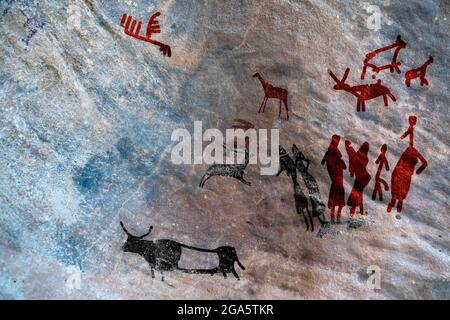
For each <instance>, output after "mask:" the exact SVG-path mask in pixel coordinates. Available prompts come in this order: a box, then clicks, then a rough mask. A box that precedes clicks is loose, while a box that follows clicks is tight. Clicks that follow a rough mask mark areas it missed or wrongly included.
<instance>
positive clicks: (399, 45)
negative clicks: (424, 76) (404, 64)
mask: <svg viewBox="0 0 450 320" xmlns="http://www.w3.org/2000/svg"><path fill="white" fill-rule="evenodd" d="M405 47H406V42H404V41H403V40H402V38H401V36H400V35H398V36H397V39H396V40H395V42H394V43H392V44H390V45H388V46H385V47H381V48H379V49H376V50H374V51H371V52H369V53H368V54H366V58H365V59H364V65H363V69H362V72H361V80H364V78H365V77H366V72H367V68H371V69H372V71H373V72H374V73H379V72H380V71H382V70H385V69H389V70H390V71H391V73H392V72H394V70H395V71H396V72H397V73H400V68H399V66H400V65H401V63H400V62H398V61H397V57H398V54H399V53H400V50H401V49H403V48H405ZM394 48H395V51H394V55H393V56H392V61H391V63H390V64H387V65H384V66H376V65H375V64H373V63H370V60H372V59H373V58H374V57H375V56H377V55H378V54H380V53H382V52H385V51H389V50H392V49H394ZM372 78H374V79H375V74H374V75H373V76H372Z"/></svg>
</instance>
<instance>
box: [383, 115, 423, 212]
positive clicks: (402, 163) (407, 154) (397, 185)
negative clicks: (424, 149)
mask: <svg viewBox="0 0 450 320" xmlns="http://www.w3.org/2000/svg"><path fill="white" fill-rule="evenodd" d="M408 120H409V128H408V130H407V131H406V132H405V133H403V134H402V136H401V139H404V138H405V137H406V136H408V135H409V138H410V142H409V145H408V147H407V148H406V150H405V151H404V152H403V154H402V155H401V156H400V159H399V160H398V162H397V164H396V165H395V168H394V170H393V171H392V176H391V202H389V204H388V207H387V212H391V211H392V208H393V207H394V206H395V204H396V203H397V212H398V213H400V212H401V211H402V207H403V201H404V200H405V199H406V196H407V195H408V193H409V189H410V187H411V180H412V176H413V174H414V169H415V166H416V164H417V162H418V161H419V160H420V162H421V163H422V165H421V166H420V167H419V168H418V169H417V170H416V174H417V175H419V174H421V173H422V171H423V170H424V169H425V168H426V167H427V166H428V162H427V161H426V160H425V158H424V157H423V156H422V155H421V154H420V152H419V151H418V150H417V149H416V148H415V147H414V139H413V131H414V125H415V124H416V122H417V118H416V117H415V116H410V117H409V119H408Z"/></svg>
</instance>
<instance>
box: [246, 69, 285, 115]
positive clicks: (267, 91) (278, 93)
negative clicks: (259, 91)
mask: <svg viewBox="0 0 450 320" xmlns="http://www.w3.org/2000/svg"><path fill="white" fill-rule="evenodd" d="M253 78H258V79H259V81H260V82H261V85H262V87H263V90H264V98H263V100H262V102H261V106H260V107H259V110H258V113H260V112H263V113H264V111H265V110H266V104H267V100H268V99H270V98H273V99H278V100H279V101H280V107H279V112H278V118H279V117H280V116H281V102H283V104H284V108H285V109H286V116H287V119H288V120H289V109H288V103H287V97H288V91H287V90H286V89H283V88H278V87H274V86H273V85H271V84H270V83H269V82H267V81H266V80H264V79H263V77H262V76H261V75H260V74H259V73H258V72H257V73H255V74H254V75H253ZM261 110H262V111H261Z"/></svg>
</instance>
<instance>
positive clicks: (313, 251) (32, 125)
mask: <svg viewBox="0 0 450 320" xmlns="http://www.w3.org/2000/svg"><path fill="white" fill-rule="evenodd" d="M370 4H373V5H377V6H378V7H379V8H380V10H381V14H382V20H381V21H382V24H381V29H380V30H377V31H375V30H371V29H369V28H368V27H367V25H366V23H367V19H368V17H369V16H370V14H369V13H368V11H367V10H366V9H367V8H368V6H369V5H370ZM155 11H160V12H161V16H160V17H159V19H158V20H159V21H160V23H161V33H160V34H159V35H156V36H155V39H157V40H160V41H162V42H164V43H168V44H169V45H170V46H171V48H172V57H171V58H167V57H163V56H162V55H161V54H160V53H159V51H158V49H157V48H156V47H155V46H152V45H149V44H147V43H145V42H142V41H138V40H136V39H133V38H131V37H129V36H126V35H125V34H124V33H123V29H122V28H121V27H120V26H119V22H120V18H121V16H122V14H123V13H128V14H131V15H133V16H134V17H136V18H138V19H140V20H142V21H145V20H146V19H148V17H149V16H150V15H151V14H152V13H153V12H155ZM77 12H78V13H79V15H78V16H79V22H80V23H79V24H77V19H76V16H77V14H76V13H77ZM74 15H75V17H74ZM385 18H388V19H389V20H390V21H391V24H390V25H388V24H387V23H386V21H387V20H384V19H385ZM449 18H450V4H449V2H447V1H433V0H420V1H419V0H412V1H407V2H405V1H394V0H391V1H370V3H369V2H367V3H364V2H360V1H344V0H342V1H323V0H315V1H312V0H311V1H306V0H305V1H273V0H261V1H192V2H191V3H189V4H188V2H187V1H175V0H169V1H136V0H130V1H126V0H123V1H118V0H116V1H107V0H103V1H99V0H85V1H80V0H77V1H56V0H47V1H33V0H16V1H14V0H3V1H0V42H1V46H0V57H1V61H2V62H1V67H0V83H1V85H0V166H1V168H2V170H0V181H1V186H0V248H1V250H0V268H1V269H0V270H1V271H0V298H2V299H38V298H43V299H126V298H128V299H129V298H132V299H174V298H192V299H197V298H201V299H240V298H249V299H256V298H258V299H281V298H285V299H310V298H321V299H325V298H337V299H352V298H363V299H372V298H376V299H394V298H395V299H408V298H417V299H423V298H435V299H448V298H450V279H449V278H450V272H449V265H450V255H449V248H450V239H449V234H448V230H449V226H450V218H449V214H448V213H449V202H448V199H449V195H450V188H449V183H448V164H449V139H448V129H449V119H450V116H449V112H448V105H449V96H450V94H449V91H448V84H449V83H450V72H449V67H450V63H449V62H450V61H449V59H450V58H449V57H450V56H449V52H450V50H449V49H450V48H449V43H450V41H449V40H450V39H449V31H450V30H449V29H450V28H449V20H448V19H449ZM397 34H401V35H402V38H403V39H404V40H405V41H406V42H407V48H406V49H404V50H402V51H401V53H400V55H399V60H400V61H401V62H402V66H401V69H402V74H401V75H397V74H390V73H389V72H382V73H381V74H380V76H379V78H381V79H382V80H383V83H387V84H388V85H389V87H390V88H391V89H392V91H393V92H394V93H395V95H396V97H397V102H396V103H392V102H390V105H389V107H388V108H385V107H384V106H383V102H382V99H380V98H378V99H376V100H372V101H369V102H368V103H367V111H366V112H365V113H356V111H355V110H356V99H355V98H354V97H351V96H350V95H349V94H346V93H344V92H342V91H334V90H333V89H332V86H333V84H334V82H333V80H332V79H331V78H330V77H329V75H328V74H327V69H331V70H333V71H334V72H335V73H336V74H337V75H338V76H341V75H342V74H343V73H344V70H345V68H346V67H349V68H350V69H351V71H350V76H349V80H348V82H349V83H351V84H358V83H360V80H359V73H360V71H361V67H362V61H363V58H364V55H365V54H366V53H367V52H368V51H370V50H373V49H375V48H378V47H381V46H383V45H386V44H389V43H391V42H392V41H393V40H394V39H395V37H396V35H397ZM429 55H433V57H434V63H433V64H432V65H431V66H430V68H429V70H428V73H427V78H428V81H429V82H430V85H429V86H428V87H420V86H419V85H418V83H417V82H414V83H413V85H412V87H411V88H406V86H405V85H404V78H403V77H404V71H406V70H408V69H410V68H414V67H417V66H419V65H421V64H422V63H423V62H424V61H425V60H426V59H427V58H428V56H429ZM381 59H383V58H381ZM256 71H258V72H260V73H261V74H262V75H263V76H264V77H265V78H266V79H267V80H268V81H270V82H271V83H273V84H274V85H277V86H280V87H284V88H287V89H288V90H289V98H288V99H289V106H290V115H291V118H290V120H289V121H286V120H284V119H278V118H277V116H278V103H277V102H275V101H273V100H269V102H268V105H267V108H266V112H265V113H264V114H257V111H258V108H259V105H260V103H261V100H262V98H263V91H262V88H261V85H260V83H259V82H258V81H257V80H255V79H253V78H252V77H251V76H252V74H253V73H254V72H256ZM366 81H367V82H372V81H373V80H372V79H370V77H368V78H367V79H366ZM411 113H414V114H415V115H417V117H418V124H417V125H416V129H415V145H416V147H417V149H418V150H419V151H420V152H421V153H422V154H423V155H424V157H425V158H426V159H427V160H428V162H429V166H428V168H427V169H426V170H425V171H424V172H423V173H422V174H421V175H419V176H414V177H413V182H412V187H411V190H410V193H409V195H408V198H407V199H406V201H405V204H404V207H403V211H402V213H401V219H396V218H395V213H391V214H387V213H386V204H387V199H390V196H389V194H386V195H385V197H386V198H387V199H385V202H384V203H380V202H374V201H372V200H371V199H370V195H371V192H372V190H373V180H372V181H371V183H370V184H369V186H368V187H367V188H366V190H365V191H366V194H365V207H366V210H367V211H368V213H369V216H368V217H367V222H366V223H361V224H358V223H355V224H354V225H353V226H352V227H350V228H348V227H347V226H346V225H340V226H334V227H333V228H334V229H333V230H334V231H333V232H332V233H330V234H328V235H325V236H324V237H323V238H319V237H316V236H315V235H314V234H313V233H311V232H306V231H305V230H304V229H305V226H304V222H303V219H302V218H301V217H300V216H298V215H297V214H296V211H295V206H294V201H293V190H292V185H291V181H290V178H289V177H287V176H286V175H285V174H283V175H281V176H280V177H273V176H260V175H259V168H258V166H255V165H253V166H252V165H249V167H248V168H247V170H246V179H247V180H249V181H250V182H251V183H252V185H251V186H246V185H244V184H242V183H240V182H239V181H237V180H234V179H228V178H213V179H211V180H209V181H208V183H207V185H206V186H205V188H204V189H201V188H198V183H199V181H200V178H201V176H202V175H203V173H204V172H205V170H206V168H207V166H206V165H174V164H172V163H171V161H170V150H171V148H172V146H173V143H172V142H171V140H170V137H171V133H172V131H173V130H174V129H176V128H186V129H188V130H192V127H193V123H194V121H200V120H201V121H203V127H204V128H218V129H220V130H222V131H224V130H225V129H226V128H231V124H232V121H233V119H235V118H239V119H244V120H247V121H250V122H252V123H253V124H254V125H255V127H256V128H279V129H280V142H281V144H282V145H283V146H284V147H285V148H286V149H288V150H290V148H291V146H292V144H293V143H295V144H296V145H298V146H299V147H300V148H301V150H302V151H303V152H304V153H305V155H306V156H307V157H309V158H310V159H311V168H310V170H311V172H312V174H313V175H314V176H315V177H316V179H317V181H318V183H319V187H320V190H321V193H322V196H323V198H324V199H323V200H324V201H325V203H326V200H327V196H328V189H329V184H330V181H329V177H328V174H327V171H326V168H325V166H321V165H320V160H321V159H322V156H323V154H324V153H325V151H326V149H327V147H328V144H329V140H330V137H331V135H332V134H334V133H336V134H340V135H341V136H342V137H343V139H349V140H351V141H353V144H354V145H356V146H360V145H361V144H362V143H363V142H364V141H369V142H370V152H369V161H370V162H369V167H368V169H369V172H370V173H371V174H372V176H374V175H375V171H376V165H375V159H376V157H377V156H378V151H379V148H380V146H381V145H382V144H383V143H387V144H388V146H389V150H388V153H387V157H388V160H389V162H390V165H391V167H392V168H393V167H394V166H395V163H396V161H397V159H398V158H399V156H400V155H401V153H402V152H403V150H404V149H405V148H406V146H407V143H408V142H407V141H400V139H399V137H400V135H401V134H402V132H403V131H404V130H406V129H407V117H408V115H409V114H411ZM341 151H342V152H343V154H344V159H345V161H347V159H346V154H345V150H344V145H343V141H342V142H341ZM391 170H392V169H391ZM383 176H384V178H386V179H389V180H390V173H383ZM345 181H346V182H345V187H346V194H347V195H348V193H349V191H350V189H351V186H352V184H353V180H352V179H351V178H350V177H349V175H348V172H346V173H345ZM345 210H346V211H345V213H344V217H345V218H347V217H348V212H347V211H348V209H347V208H346V209H345ZM121 220H122V221H124V223H125V225H126V226H127V228H128V229H129V230H132V231H133V232H134V233H136V234H142V233H144V232H145V231H146V230H147V229H148V226H149V225H150V224H151V225H153V226H154V230H153V232H152V235H151V236H150V237H149V238H151V239H160V238H169V239H174V240H177V241H180V242H183V243H186V244H190V245H195V246H199V247H205V248H215V247H218V246H221V245H232V246H234V247H236V249H237V251H238V254H239V257H240V259H241V261H242V262H243V264H244V265H245V266H246V267H247V269H246V270H245V271H240V272H239V273H240V276H241V280H240V281H237V280H236V279H234V278H232V277H229V278H228V279H224V278H223V277H221V276H220V275H216V276H214V277H210V276H204V275H203V276H202V275H190V274H184V273H180V272H171V273H166V274H165V281H164V282H163V281H161V275H160V274H159V273H157V274H156V278H155V279H153V278H152V277H151V275H150V270H149V268H148V265H147V264H146V263H145V261H144V260H143V259H142V258H141V257H139V256H138V255H133V254H129V253H124V252H122V250H121V246H122V244H123V242H124V241H125V238H126V236H125V234H124V233H123V232H122V230H121V228H120V225H119V221H121ZM316 227H318V225H317V221H316ZM193 259H194V258H193ZM211 259H213V258H211ZM211 259H210V260H211ZM208 261H209V260H208ZM208 263H209V262H208ZM370 265H378V266H379V267H380V269H381V289H380V290H372V289H370V288H369V287H368V286H367V284H366V280H367V278H368V275H367V273H366V269H367V267H368V266H370Z"/></svg>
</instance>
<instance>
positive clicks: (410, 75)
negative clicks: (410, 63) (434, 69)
mask: <svg viewBox="0 0 450 320" xmlns="http://www.w3.org/2000/svg"><path fill="white" fill-rule="evenodd" d="M432 63H433V57H429V58H428V60H427V61H426V62H425V63H424V64H423V65H422V66H420V67H418V68H416V69H411V70H409V71H407V72H406V73H405V84H406V86H407V87H408V88H409V87H410V86H411V80H413V79H416V78H419V79H420V85H421V86H427V85H428V81H427V79H426V78H425V76H426V75H427V68H428V66H429V65H430V64H432Z"/></svg>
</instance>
